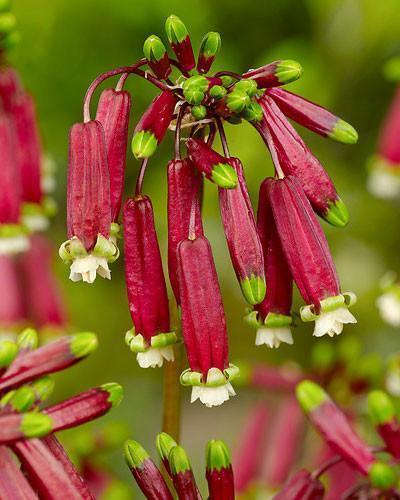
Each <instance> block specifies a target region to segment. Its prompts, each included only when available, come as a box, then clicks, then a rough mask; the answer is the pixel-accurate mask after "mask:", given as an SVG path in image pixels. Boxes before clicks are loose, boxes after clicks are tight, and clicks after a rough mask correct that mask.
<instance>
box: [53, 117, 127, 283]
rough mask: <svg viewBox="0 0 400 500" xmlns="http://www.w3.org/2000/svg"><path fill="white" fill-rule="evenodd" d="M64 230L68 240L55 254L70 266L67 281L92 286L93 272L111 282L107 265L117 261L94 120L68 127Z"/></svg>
mask: <svg viewBox="0 0 400 500" xmlns="http://www.w3.org/2000/svg"><path fill="white" fill-rule="evenodd" d="M67 229H68V238H69V239H68V241H66V242H64V243H63V244H62V245H61V247H60V251H59V253H60V257H61V258H62V259H63V260H64V262H68V263H71V274H70V279H71V280H72V281H79V280H81V279H82V281H85V282H87V283H93V282H94V280H95V279H96V273H97V274H99V275H100V276H101V277H103V278H107V279H111V275H110V270H109V268H108V263H109V262H114V261H115V260H116V259H117V258H118V248H117V247H116V244H115V242H114V240H113V238H112V237H110V230H111V205H110V180H109V172H108V166H107V151H106V144H105V138H104V130H103V127H102V125H101V123H99V122H98V121H90V122H87V123H77V124H75V125H74V126H73V127H72V128H71V132H70V144H69V166H68V193H67Z"/></svg>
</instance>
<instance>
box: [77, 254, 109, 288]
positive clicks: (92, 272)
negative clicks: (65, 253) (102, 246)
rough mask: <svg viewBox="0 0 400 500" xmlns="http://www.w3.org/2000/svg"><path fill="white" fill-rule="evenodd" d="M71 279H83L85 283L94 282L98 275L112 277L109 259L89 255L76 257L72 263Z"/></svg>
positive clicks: (106, 277)
mask: <svg viewBox="0 0 400 500" xmlns="http://www.w3.org/2000/svg"><path fill="white" fill-rule="evenodd" d="M70 269H71V272H70V275H69V279H70V280H71V281H74V282H76V281H83V282H85V283H94V281H95V280H96V275H99V276H101V277H102V278H105V279H108V280H110V279H111V271H110V269H109V267H108V263H107V259H105V258H104V257H96V256H95V255H87V256H86V257H80V258H77V259H75V260H74V261H73V262H72V264H71V267H70Z"/></svg>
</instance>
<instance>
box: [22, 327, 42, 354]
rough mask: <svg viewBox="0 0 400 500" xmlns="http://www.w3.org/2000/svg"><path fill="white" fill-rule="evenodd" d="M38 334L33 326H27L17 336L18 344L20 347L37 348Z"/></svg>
mask: <svg viewBox="0 0 400 500" xmlns="http://www.w3.org/2000/svg"><path fill="white" fill-rule="evenodd" d="M38 342H39V340H38V334H37V331H36V330H34V329H33V328H25V330H23V331H22V332H21V333H20V334H19V335H18V338H17V344H18V346H19V348H20V349H29V350H30V351H31V350H33V349H36V348H37V346H38Z"/></svg>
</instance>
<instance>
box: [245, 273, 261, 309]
mask: <svg viewBox="0 0 400 500" xmlns="http://www.w3.org/2000/svg"><path fill="white" fill-rule="evenodd" d="M240 286H241V288H242V292H243V295H244V298H245V299H246V300H247V302H248V303H249V304H251V305H252V306H254V305H256V304H259V303H260V302H262V301H263V300H264V297H265V292H266V289H267V288H266V284H265V278H260V277H259V276H251V277H250V278H245V279H242V280H240Z"/></svg>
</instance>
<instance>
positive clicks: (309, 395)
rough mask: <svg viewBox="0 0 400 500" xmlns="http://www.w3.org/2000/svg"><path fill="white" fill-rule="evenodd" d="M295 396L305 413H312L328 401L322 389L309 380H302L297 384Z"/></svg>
mask: <svg viewBox="0 0 400 500" xmlns="http://www.w3.org/2000/svg"><path fill="white" fill-rule="evenodd" d="M296 396H297V400H298V401H299V403H300V405H301V407H302V408H303V410H304V411H305V413H310V412H312V411H314V410H315V409H316V408H318V406H320V405H321V404H322V403H324V402H325V401H327V399H328V395H327V394H326V392H325V391H324V390H323V389H322V387H320V386H319V385H318V384H316V383H315V382H311V380H303V381H302V382H300V383H299V384H297V387H296Z"/></svg>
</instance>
